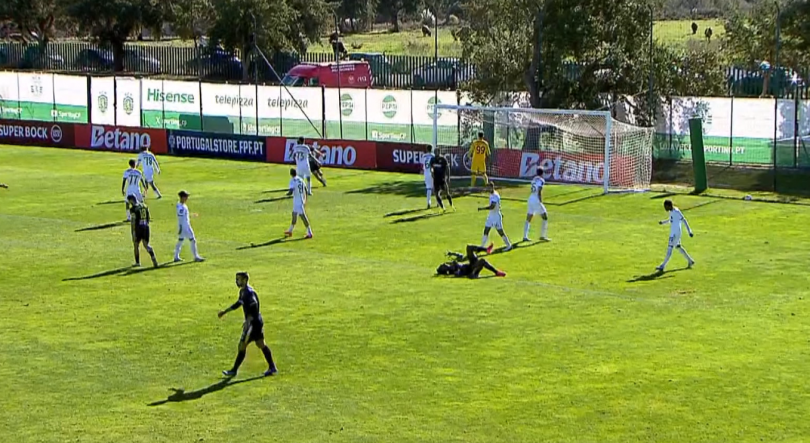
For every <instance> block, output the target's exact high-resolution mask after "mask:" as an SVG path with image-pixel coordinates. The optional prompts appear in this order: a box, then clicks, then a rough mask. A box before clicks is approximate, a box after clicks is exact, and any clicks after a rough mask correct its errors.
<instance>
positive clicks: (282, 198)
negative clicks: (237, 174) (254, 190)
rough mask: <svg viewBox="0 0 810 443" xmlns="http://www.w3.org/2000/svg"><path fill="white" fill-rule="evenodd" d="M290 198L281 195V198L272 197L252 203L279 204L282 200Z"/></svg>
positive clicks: (289, 197)
mask: <svg viewBox="0 0 810 443" xmlns="http://www.w3.org/2000/svg"><path fill="white" fill-rule="evenodd" d="M291 198H292V196H289V195H282V196H281V197H273V198H265V199H261V200H256V201H255V202H253V203H273V202H280V201H282V200H289V199H291Z"/></svg>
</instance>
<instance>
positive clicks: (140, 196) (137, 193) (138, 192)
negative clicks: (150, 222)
mask: <svg viewBox="0 0 810 443" xmlns="http://www.w3.org/2000/svg"><path fill="white" fill-rule="evenodd" d="M130 195H134V196H135V199H136V200H138V202H139V203H143V194H141V190H140V189H138V190H134V189H127V199H129V196H130Z"/></svg>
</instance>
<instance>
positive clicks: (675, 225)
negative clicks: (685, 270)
mask: <svg viewBox="0 0 810 443" xmlns="http://www.w3.org/2000/svg"><path fill="white" fill-rule="evenodd" d="M664 209H665V210H666V211H667V212H669V218H668V219H666V220H661V221H660V222H658V224H660V225H665V224H667V223H669V224H670V227H669V245H668V246H667V256H666V257H664V262H663V263H661V266H659V267H657V268H655V270H656V271H659V272H664V269H665V268H666V267H667V263H669V258H670V257H672V249H673V248H674V249H677V250H678V252H680V253H681V255H683V256H684V258H686V262H687V263H688V266H689V267H690V268H691V267H692V266H694V264H695V261H694V260H692V257H690V256H689V253H688V252H686V249H684V248H683V246H681V234H682V231H681V224H683V226H686V232H688V233H689V236H690V237H694V236H695V235H694V234H693V233H692V228H691V227H690V226H689V222H687V221H686V217H684V216H683V212H681V210H680V209H678V208H677V207H675V205H673V204H672V200H664Z"/></svg>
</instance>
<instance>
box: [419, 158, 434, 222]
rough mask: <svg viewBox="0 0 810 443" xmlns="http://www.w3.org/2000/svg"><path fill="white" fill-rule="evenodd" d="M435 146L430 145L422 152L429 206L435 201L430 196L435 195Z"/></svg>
mask: <svg viewBox="0 0 810 443" xmlns="http://www.w3.org/2000/svg"><path fill="white" fill-rule="evenodd" d="M432 164H433V147H432V146H428V147H427V148H426V149H425V153H424V154H422V173H423V174H424V175H425V191H426V192H427V208H428V209H430V205H431V204H432V203H433V202H432V201H431V199H430V197H431V196H432V195H433V170H432V169H431V165H432Z"/></svg>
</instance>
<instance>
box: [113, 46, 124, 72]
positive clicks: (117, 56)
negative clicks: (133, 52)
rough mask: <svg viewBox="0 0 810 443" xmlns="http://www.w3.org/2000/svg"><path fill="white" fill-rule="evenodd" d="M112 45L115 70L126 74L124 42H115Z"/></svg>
mask: <svg viewBox="0 0 810 443" xmlns="http://www.w3.org/2000/svg"><path fill="white" fill-rule="evenodd" d="M110 44H111V45H112V52H113V64H114V65H115V67H114V70H115V72H124V40H120V39H119V40H114V41H112V42H110Z"/></svg>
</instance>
